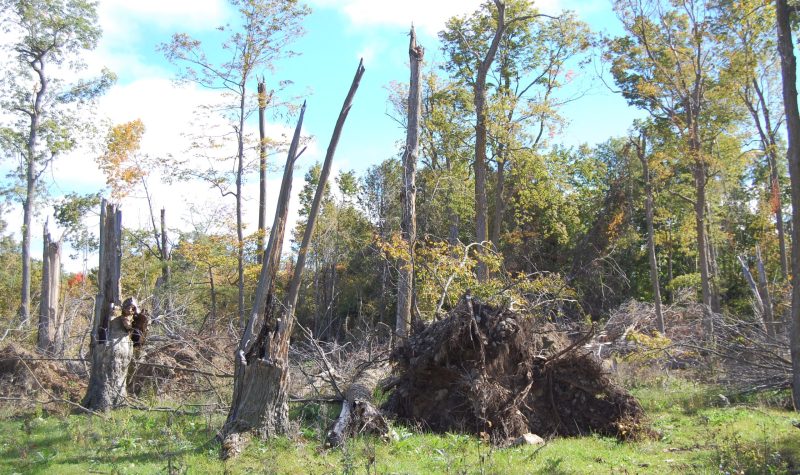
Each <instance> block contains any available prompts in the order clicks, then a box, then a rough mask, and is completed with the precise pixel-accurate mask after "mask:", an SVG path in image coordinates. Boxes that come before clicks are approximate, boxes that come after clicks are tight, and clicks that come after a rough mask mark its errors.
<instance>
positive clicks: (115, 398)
mask: <svg viewBox="0 0 800 475" xmlns="http://www.w3.org/2000/svg"><path fill="white" fill-rule="evenodd" d="M121 230H122V213H121V212H120V211H119V210H118V209H117V207H116V206H115V205H112V204H109V203H106V201H105V200H104V201H103V204H102V208H101V211H100V267H99V269H98V275H97V282H98V285H99V289H98V293H97V296H96V298H95V311H94V321H93V324H92V334H91V347H90V351H91V355H92V370H91V374H90V376H89V386H88V388H87V390H86V396H85V397H84V398H83V402H82V405H83V406H84V407H86V408H88V409H91V410H94V411H102V410H107V409H111V408H114V407H117V406H118V405H119V404H120V403H121V402H122V401H123V400H124V399H125V397H126V396H127V391H126V389H125V381H126V377H127V374H128V367H129V366H130V364H131V361H132V360H133V342H131V339H130V333H129V332H128V329H126V328H125V325H124V324H123V321H122V319H121V317H115V316H114V309H115V308H116V307H117V306H119V305H120V266H121V256H122V248H121V236H122V233H121Z"/></svg>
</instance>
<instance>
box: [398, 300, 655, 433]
mask: <svg viewBox="0 0 800 475" xmlns="http://www.w3.org/2000/svg"><path fill="white" fill-rule="evenodd" d="M585 339H586V338H579V339H578V340H577V341H575V342H572V341H570V339H569V338H567V336H566V335H565V334H564V333H561V332H559V331H557V330H556V329H555V327H553V326H552V325H551V324H548V323H546V322H543V319H542V318H537V317H536V316H534V315H522V314H519V313H515V312H512V311H510V310H507V309H502V308H494V307H491V306H488V305H482V304H480V303H478V302H476V301H473V300H471V299H469V298H468V297H465V298H464V299H462V301H461V303H459V305H458V306H457V307H456V308H455V309H454V310H453V311H452V312H451V313H450V314H449V316H448V317H447V318H445V319H443V320H441V321H437V322H433V323H431V324H430V325H429V326H427V327H426V328H425V329H424V330H423V331H422V332H420V333H418V334H416V335H414V336H413V337H411V338H410V339H409V340H408V341H407V343H406V344H405V345H403V346H400V347H398V348H397V349H396V350H395V352H394V353H393V355H392V359H393V361H394V362H395V365H396V366H395V371H396V373H397V376H398V381H397V385H396V389H395V390H394V391H393V392H392V394H391V396H390V398H389V400H388V401H387V403H386V404H385V406H384V409H385V410H386V411H387V412H389V413H391V414H394V415H396V417H397V418H398V419H399V420H401V421H406V422H409V423H412V424H419V425H422V426H423V427H425V428H427V429H430V430H432V431H435V432H447V431H457V432H467V433H473V434H476V435H480V436H482V437H488V438H490V439H491V440H492V442H494V443H496V444H506V443H508V441H510V440H513V439H514V438H516V437H519V436H521V435H523V434H525V433H529V432H532V433H536V434H540V435H543V436H548V435H567V436H571V435H580V434H586V433H590V432H597V433H601V434H606V435H612V436H616V437H620V438H628V437H631V436H635V435H636V434H637V433H638V432H639V431H640V430H641V429H642V424H641V421H642V416H643V410H642V407H641V406H640V405H639V403H638V402H637V401H636V399H634V398H633V397H632V396H631V395H629V394H628V393H627V392H626V391H624V390H623V389H621V388H619V387H617V386H615V385H614V384H613V383H612V382H611V381H610V380H609V379H608V378H607V377H606V375H605V374H604V373H603V369H602V366H601V363H600V362H599V361H598V360H596V359H595V358H594V357H593V356H592V355H591V354H589V353H587V352H586V351H585V350H583V349H582V346H583V343H585V341H584V340H585Z"/></svg>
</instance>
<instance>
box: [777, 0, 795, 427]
mask: <svg viewBox="0 0 800 475" xmlns="http://www.w3.org/2000/svg"><path fill="white" fill-rule="evenodd" d="M775 10H776V13H777V20H778V51H779V52H780V55H781V75H782V77H783V105H784V111H785V113H786V130H787V134H786V135H787V138H788V142H789V150H788V152H787V159H788V162H789V176H790V180H791V185H792V186H791V188H792V312H791V332H790V336H789V347H790V350H791V354H792V400H793V402H794V408H795V410H796V411H800V112H798V108H797V63H796V61H795V56H794V49H793V46H794V42H793V41H792V27H791V24H790V18H789V15H790V13H789V5H788V2H787V0H775Z"/></svg>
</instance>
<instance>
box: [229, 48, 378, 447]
mask: <svg viewBox="0 0 800 475" xmlns="http://www.w3.org/2000/svg"><path fill="white" fill-rule="evenodd" d="M363 74H364V66H363V64H361V63H359V65H358V69H357V70H356V75H355V77H354V78H353V83H352V85H351V86H350V91H349V92H348V94H347V97H346V98H345V102H344V105H343V106H342V110H341V112H340V113H339V118H338V120H337V121H336V126H335V127H334V130H333V135H332V137H331V141H330V144H329V145H328V151H327V153H326V155H325V161H324V163H323V166H322V172H321V173H320V178H319V184H318V186H317V191H316V193H315V195H314V201H313V203H312V205H311V210H310V212H309V214H308V222H307V223H306V230H305V233H304V234H303V240H302V242H301V244H300V249H299V251H298V254H297V262H296V263H295V266H294V274H293V276H292V280H291V283H290V284H289V290H288V292H287V295H286V298H285V300H284V301H283V305H282V306H278V305H276V302H275V295H274V286H275V275H276V274H277V271H278V265H279V264H280V255H281V249H282V248H283V239H284V234H285V231H286V221H287V218H288V212H289V196H290V192H291V183H292V171H293V167H294V162H295V160H296V159H297V157H298V156H299V153H298V152H297V149H298V146H299V141H300V130H301V128H302V123H303V115H304V113H305V104H303V108H302V109H301V112H300V118H299V120H298V123H297V127H296V128H295V133H294V136H293V137H292V143H291V145H290V146H289V153H288V156H287V159H286V166H285V168H284V175H283V180H282V182H281V191H280V195H279V196H278V206H277V209H276V211H275V220H274V222H273V226H272V230H271V232H270V236H269V241H268V243H267V249H266V250H265V251H264V255H263V259H262V267H261V274H260V276H259V280H258V286H257V287H256V294H255V298H254V302H253V311H252V313H251V314H250V318H249V319H248V320H247V324H246V325H245V329H244V333H243V334H242V339H241V340H240V342H239V347H238V349H237V351H236V356H235V373H234V382H233V401H232V402H231V408H230V410H229V412H228V419H227V421H226V422H225V425H224V426H223V427H222V430H221V431H220V433H219V434H218V439H219V440H220V441H221V442H222V452H221V456H222V458H223V459H226V458H229V457H233V456H236V455H238V454H239V453H240V452H241V450H242V449H243V448H244V445H245V443H246V442H247V440H248V438H249V437H250V435H251V434H253V433H255V434H256V435H258V436H259V437H261V438H265V439H266V438H270V437H273V436H275V435H279V434H285V433H287V432H289V430H290V426H289V404H288V400H289V338H290V337H291V335H292V329H293V326H294V307H295V305H296V304H297V296H298V293H299V291H300V279H301V277H302V273H303V267H304V266H305V258H306V251H307V249H308V245H309V242H310V239H311V235H312V233H313V232H314V222H315V220H316V217H317V215H318V213H319V209H320V204H321V202H322V196H323V194H324V189H325V185H326V183H327V179H328V174H329V173H330V168H331V162H332V161H333V155H334V152H335V150H336V145H337V144H338V142H339V136H340V135H341V131H342V128H343V127H344V122H345V119H346V118H347V115H348V113H349V112H350V108H351V107H352V101H353V97H354V96H355V92H356V90H357V89H358V85H359V83H360V81H361V76H362V75H363ZM301 153H302V152H301Z"/></svg>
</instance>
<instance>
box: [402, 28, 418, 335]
mask: <svg viewBox="0 0 800 475" xmlns="http://www.w3.org/2000/svg"><path fill="white" fill-rule="evenodd" d="M410 35H411V40H410V42H409V45H408V59H409V61H410V66H411V79H410V81H409V84H408V125H407V129H406V150H405V152H404V153H403V195H402V202H403V220H402V221H401V222H400V232H401V235H402V237H403V241H404V242H405V243H406V244H407V246H408V248H407V249H408V260H404V259H401V260H400V262H399V263H398V264H399V268H400V272H399V279H398V281H397V318H396V320H395V334H396V335H397V337H398V338H405V337H406V336H408V330H409V325H410V324H411V302H412V300H413V293H414V245H415V243H416V240H417V204H416V203H417V178H416V176H417V158H418V156H419V119H420V117H419V116H420V110H421V109H422V94H420V81H419V79H420V67H421V65H422V58H423V56H424V54H425V52H424V49H423V48H422V46H418V45H417V34H416V32H415V31H414V28H413V27H412V28H411V33H410Z"/></svg>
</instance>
